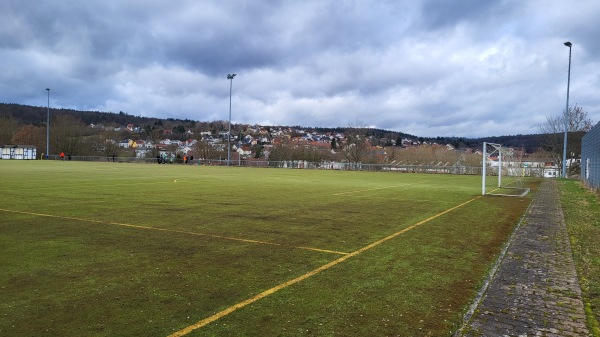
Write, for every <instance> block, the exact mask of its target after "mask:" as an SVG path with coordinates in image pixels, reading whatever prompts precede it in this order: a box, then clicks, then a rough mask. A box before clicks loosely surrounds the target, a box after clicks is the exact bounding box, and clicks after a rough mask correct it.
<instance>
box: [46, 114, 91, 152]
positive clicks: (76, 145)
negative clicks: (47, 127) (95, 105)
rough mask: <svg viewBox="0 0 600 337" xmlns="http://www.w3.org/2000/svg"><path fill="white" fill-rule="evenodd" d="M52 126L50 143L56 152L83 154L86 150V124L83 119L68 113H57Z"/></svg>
mask: <svg viewBox="0 0 600 337" xmlns="http://www.w3.org/2000/svg"><path fill="white" fill-rule="evenodd" d="M51 126H52V130H51V132H50V143H51V144H52V145H51V148H52V149H54V151H55V152H56V153H59V152H64V153H68V154H72V155H81V154H82V153H83V152H84V146H83V131H84V130H83V129H84V127H85V126H84V124H83V123H82V122H81V119H79V118H76V117H73V116H71V115H66V114H64V115H57V116H55V117H54V119H53V120H52V123H51Z"/></svg>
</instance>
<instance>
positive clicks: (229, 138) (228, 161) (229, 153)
mask: <svg viewBox="0 0 600 337" xmlns="http://www.w3.org/2000/svg"><path fill="white" fill-rule="evenodd" d="M235 75H236V74H227V79H228V80H229V128H228V130H227V166H229V163H230V161H231V91H232V89H233V78H234V77H235Z"/></svg>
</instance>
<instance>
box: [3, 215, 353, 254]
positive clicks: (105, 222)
mask: <svg viewBox="0 0 600 337" xmlns="http://www.w3.org/2000/svg"><path fill="white" fill-rule="evenodd" d="M0 211H3V212H9V213H18V214H27V215H35V216H43V217H48V218H57V219H66V220H75V221H82V222H91V223H98V224H107V225H115V226H122V227H130V228H138V229H147V230H155V231H162V232H170V233H180V234H187V235H197V236H206V237H210V238H217V239H224V240H232V241H240V242H248V243H256V244H262V245H270V246H279V247H285V248H294V249H303V250H312V251H315V252H321V253H330V254H338V255H346V254H348V253H345V252H338V251H335V250H328V249H320V248H314V247H304V246H289V245H284V244H281V243H274V242H266V241H259V240H251V239H243V238H234V237H229V236H223V235H215V234H205V233H198V232H188V231H182V230H179V229H169V228H159V227H150V226H143V225H133V224H126V223H119V222H110V221H101V220H93V219H83V218H75V217H70V216H60V215H52V214H42V213H33V212H23V211H14V210H10V209H2V208H0Z"/></svg>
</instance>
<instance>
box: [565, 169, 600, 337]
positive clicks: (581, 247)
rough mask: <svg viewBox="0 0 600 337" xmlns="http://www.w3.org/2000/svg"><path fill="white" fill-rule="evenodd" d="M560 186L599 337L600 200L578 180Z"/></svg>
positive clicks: (586, 299) (593, 328)
mask: <svg viewBox="0 0 600 337" xmlns="http://www.w3.org/2000/svg"><path fill="white" fill-rule="evenodd" d="M560 187H561V188H560V190H561V203H562V207H563V212H564V216H565V222H566V224H567V228H568V230H569V237H570V240H571V248H572V250H573V257H574V259H575V263H576V266H577V273H578V275H579V282H580V285H581V289H582V292H583V299H584V302H585V311H586V315H587V318H588V327H589V328H590V330H591V331H592V333H593V334H594V336H600V325H599V324H598V322H600V243H599V241H598V238H600V201H599V200H598V196H597V195H595V194H594V193H592V192H591V191H589V190H587V189H585V188H584V187H583V185H582V184H581V182H579V181H576V180H560Z"/></svg>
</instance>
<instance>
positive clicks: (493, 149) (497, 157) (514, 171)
mask: <svg viewBox="0 0 600 337" xmlns="http://www.w3.org/2000/svg"><path fill="white" fill-rule="evenodd" d="M524 175H525V168H524V166H523V162H522V154H521V153H518V152H517V151H515V150H514V149H512V148H509V147H505V146H502V145H500V144H494V143H487V142H484V143H483V156H482V174H481V177H482V178H481V179H482V182H481V194H483V195H486V194H487V195H500V196H524V195H526V194H527V193H529V188H526V187H525V186H524V185H523V176H524Z"/></svg>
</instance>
